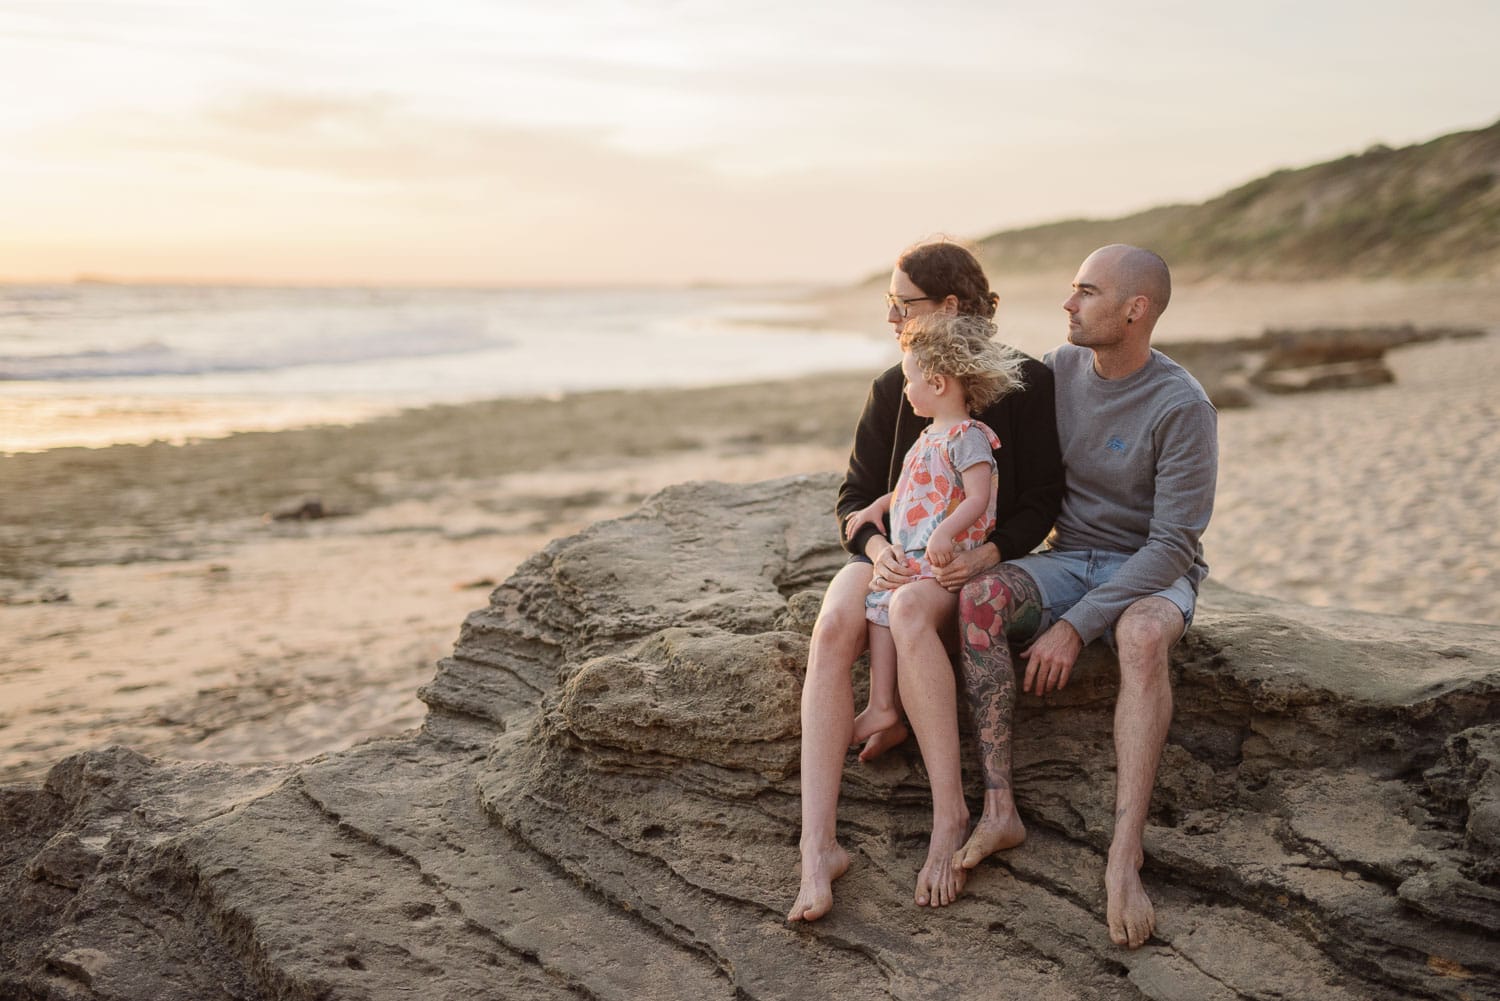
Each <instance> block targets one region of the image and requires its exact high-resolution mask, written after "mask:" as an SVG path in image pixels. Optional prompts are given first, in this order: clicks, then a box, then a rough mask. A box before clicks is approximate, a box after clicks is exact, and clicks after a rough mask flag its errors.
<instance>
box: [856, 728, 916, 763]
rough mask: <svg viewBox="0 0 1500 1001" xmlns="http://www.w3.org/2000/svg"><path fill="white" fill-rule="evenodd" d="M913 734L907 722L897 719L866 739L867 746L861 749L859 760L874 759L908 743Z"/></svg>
mask: <svg viewBox="0 0 1500 1001" xmlns="http://www.w3.org/2000/svg"><path fill="white" fill-rule="evenodd" d="M910 736H911V731H910V730H909V729H907V727H906V724H905V723H902V722H901V721H900V720H897V721H896V722H895V723H893V724H892V725H890V726H888V727H886V728H885V729H884V730H877V731H875V733H873V734H872V735H871V736H870V739H869V740H867V741H865V746H864V747H863V748H861V749H860V752H859V760H861V761H874V760H875V759H876V758H878V757H880V756H881V755H882V754H884V753H885V752H886V751H889V750H890V749H891V748H893V747H900V746H901V745H902V744H904V743H906V738H907V737H910Z"/></svg>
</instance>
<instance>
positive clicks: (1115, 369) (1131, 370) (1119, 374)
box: [1093, 341, 1151, 380]
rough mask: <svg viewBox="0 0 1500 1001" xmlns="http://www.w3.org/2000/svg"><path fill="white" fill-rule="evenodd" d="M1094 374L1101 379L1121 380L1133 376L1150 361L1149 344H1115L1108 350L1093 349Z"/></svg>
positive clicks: (1147, 342) (1143, 342) (1146, 342)
mask: <svg viewBox="0 0 1500 1001" xmlns="http://www.w3.org/2000/svg"><path fill="white" fill-rule="evenodd" d="M1093 351H1094V372H1095V373H1096V374H1097V375H1098V376H1099V378H1101V379H1110V380H1113V379H1123V378H1125V377H1126V376H1128V375H1135V373H1137V372H1139V371H1140V370H1141V369H1143V368H1145V367H1146V363H1147V362H1148V361H1150V360H1151V342H1150V341H1142V342H1140V343H1138V344H1117V345H1114V346H1112V347H1108V348H1103V349H1100V348H1094V349H1093Z"/></svg>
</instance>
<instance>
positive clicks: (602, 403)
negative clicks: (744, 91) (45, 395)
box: [0, 333, 1500, 783]
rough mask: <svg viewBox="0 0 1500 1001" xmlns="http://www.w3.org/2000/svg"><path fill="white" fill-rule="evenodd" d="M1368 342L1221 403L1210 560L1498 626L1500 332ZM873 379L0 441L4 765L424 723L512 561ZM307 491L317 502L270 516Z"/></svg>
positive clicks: (1242, 585) (299, 751) (848, 412)
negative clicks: (42, 448) (1373, 360)
mask: <svg viewBox="0 0 1500 1001" xmlns="http://www.w3.org/2000/svg"><path fill="white" fill-rule="evenodd" d="M1387 360H1388V361H1389V363H1390V365H1391V367H1392V369H1393V370H1394V371H1395V373H1396V379H1397V381H1396V382H1395V383H1394V384H1392V385H1388V386H1379V387H1372V388H1367V389H1358V390H1342V391H1328V392H1319V393H1309V394H1303V395H1298V396H1287V397H1266V398H1263V399H1261V400H1258V401H1257V402H1256V403H1255V405H1254V406H1252V407H1250V408H1248V409H1245V410H1234V411H1224V412H1222V413H1221V414H1220V421H1219V428H1220V445H1221V463H1220V478H1219V499H1218V503H1217V506H1216V512H1215V516H1214V520H1213V523H1212V524H1211V526H1210V528H1209V531H1208V534H1207V535H1206V536H1205V540H1204V541H1205V548H1206V550H1207V556H1208V561H1209V564H1210V566H1211V567H1212V570H1213V573H1212V576H1213V577H1214V579H1216V580H1217V581H1219V582H1221V583H1224V584H1226V585H1228V586H1229V587H1232V588H1236V589H1238V590H1244V591H1249V592H1252V593H1263V594H1269V595H1272V596H1275V597H1278V598H1284V599H1290V600H1293V601H1299V602H1303V603H1306V604H1312V605H1324V606H1339V607H1346V608H1352V609H1359V610H1364V611H1370V612H1376V613H1380V614H1390V615H1408V616H1415V617H1420V618H1426V619H1430V620H1437V621H1471V622H1479V623H1486V622H1487V623H1491V624H1494V623H1497V622H1500V543H1495V542H1489V541H1487V540H1491V539H1494V538H1495V533H1494V525H1493V519H1494V512H1495V511H1496V510H1500V485H1497V484H1495V483H1494V482H1493V477H1491V476H1490V475H1489V471H1490V470H1492V469H1493V468H1496V466H1497V465H1500V404H1497V403H1495V402H1493V401H1492V387H1493V385H1494V384H1495V383H1496V381H1497V380H1500V337H1497V336H1496V335H1495V334H1493V333H1492V334H1490V335H1489V336H1486V337H1483V338H1479V339H1475V340H1470V341H1447V342H1438V343H1432V344H1422V345H1413V346H1409V347H1404V348H1401V349H1399V350H1395V351H1392V352H1390V354H1389V355H1388V356H1387ZM873 374H874V373H871V372H866V373H845V374H840V375H833V376H814V377H808V378H802V379H793V380H787V381H782V382H761V383H751V384H743V385H738V386H729V387H712V388H704V389H663V390H652V391H644V392H642V391H619V390H616V391H601V392H593V393H585V394H579V395H577V396H572V397H567V398H565V399H563V400H560V401H559V400H496V401H488V402H483V403H472V404H456V405H446V406H439V407H432V408H425V409H421V410H412V411H406V412H403V413H401V414H398V415H395V416H392V417H387V418H379V419H376V420H373V421H369V422H366V423H363V424H357V425H350V426H324V427H314V428H303V429H297V430H288V431H279V432H246V433H241V434H236V435H233V436H230V437H227V438H218V439H210V440H206V441H201V442H195V443H190V444H186V445H178V446H174V445H165V444H158V445H149V446H131V445H120V446H114V447H111V448H105V449H83V448H73V449H55V450H51V451H48V452H40V453H21V454H17V455H12V456H8V457H4V458H0V479H3V481H4V484H5V490H4V494H3V502H0V503H3V508H4V518H3V519H0V632H3V633H4V635H6V636H7V637H13V638H14V639H13V640H12V642H11V643H9V644H7V647H6V649H5V653H4V659H3V661H0V707H3V708H0V782H5V783H11V782H17V781H27V782H30V781H36V780H38V779H39V778H40V777H41V776H42V775H43V774H44V773H45V771H46V769H47V768H48V767H50V765H51V764H53V763H55V761H56V760H58V759H59V758H61V757H63V756H65V755H67V754H69V753H72V752H74V751H77V750H82V749H84V748H87V747H93V746H98V745H100V744H106V743H126V744H129V745H131V746H133V747H135V748H137V749H138V750H141V751H143V752H145V753H148V754H153V755H158V756H163V757H171V758H211V759H218V760H225V761H231V762H240V763H248V762H263V761H296V760H302V759H305V758H307V757H309V756H311V755H315V754H319V753H324V752H328V751H334V750H339V749H342V748H345V747H348V746H350V745H352V744H354V743H357V742H358V741H360V740H363V739H366V738H368V737H373V736H380V735H386V734H394V733H399V732H402V731H404V730H406V729H409V728H410V727H412V726H416V725H418V724H419V723H420V722H421V719H422V718H423V715H424V714H425V706H423V705H422V704H421V703H420V702H418V701H417V699H416V698H415V691H416V689H417V687H418V686H419V685H421V684H422V683H424V682H426V681H427V680H429V679H430V678H431V676H432V673H433V666H434V663H435V661H436V660H437V659H439V658H440V657H442V656H444V655H445V654H446V653H447V651H448V649H449V647H450V646H451V644H452V643H453V642H454V640H455V638H456V636H457V633H458V627H459V625H460V623H461V622H462V621H463V618H464V617H465V616H466V615H467V614H468V613H469V612H471V611H473V610H475V609H478V608H480V607H482V606H484V605H485V603H486V598H487V594H488V591H489V589H491V588H492V587H494V586H495V585H496V584H498V583H499V582H501V581H503V580H504V579H505V578H506V577H507V576H508V575H509V573H510V572H511V571H512V570H513V569H514V568H515V567H516V566H517V565H519V563H520V562H521V561H522V560H524V559H525V558H527V557H528V556H530V555H531V554H532V553H534V552H536V551H538V550H539V549H541V548H542V547H543V546H544V545H545V544H546V543H547V542H548V541H549V540H551V539H553V538H556V537H559V536H562V535H567V534H571V533H573V532H576V531H579V530H581V529H582V528H584V527H586V526H587V525H589V524H591V523H593V522H595V521H598V520H600V519H603V518H610V517H616V516H619V515H621V514H624V513H627V512H628V511H630V510H633V509H634V508H635V507H636V506H638V504H639V503H640V501H641V500H642V499H644V498H645V497H646V496H649V495H650V494H651V493H653V492H655V491H656V490H659V489H661V488H662V487H665V486H667V485H670V484H672V483H677V482H681V481H684V480H692V479H715V480H723V481H728V482H748V481H754V480H763V479H771V478H775V477H779V476H783V475H786V474H788V473H794V472H817V471H822V470H834V471H838V470H842V468H843V467H844V464H845V462H846V460H847V456H848V448H849V441H850V436H851V433H852V430H853V428H854V424H855V421H856V420H857V417H858V414H859V409H860V407H861V405H862V403H863V400H864V397H865V394H866V392H867V390H868V385H869V380H870V378H871V376H872V375H873ZM311 498H317V499H318V500H319V502H320V503H321V504H322V506H323V508H324V510H325V512H333V514H334V516H332V517H323V518H319V519H308V520H294V519H288V520H277V519H276V518H274V517H268V515H271V514H273V513H274V512H277V511H282V510H293V509H296V508H297V507H299V506H300V505H302V504H303V503H304V502H305V501H307V500H309V499H311ZM829 503H830V508H831V505H832V498H829ZM828 530H829V531H830V532H832V531H833V530H834V525H833V520H832V517H831V516H830V518H829V525H828Z"/></svg>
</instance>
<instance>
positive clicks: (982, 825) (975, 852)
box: [953, 810, 1026, 869]
mask: <svg viewBox="0 0 1500 1001" xmlns="http://www.w3.org/2000/svg"><path fill="white" fill-rule="evenodd" d="M1025 840H1026V825H1024V824H1022V823H1021V817H1020V815H1019V814H1017V813H1016V812H1015V811H1014V810H1012V811H1010V812H1009V813H1007V814H1005V815H1004V816H1001V817H991V816H990V815H989V814H988V813H986V814H984V815H983V816H981V817H980V818H979V823H978V824H976V825H974V833H973V834H971V835H969V840H968V841H966V842H964V846H963V848H962V850H960V851H958V852H957V853H955V854H954V856H953V866H954V868H957V869H972V868H974V867H975V866H977V865H978V864H979V863H980V862H983V861H984V860H985V859H986V858H988V857H989V856H991V855H993V854H995V853H996V852H1003V851H1005V850H1006V849H1007V848H1014V847H1016V845H1019V844H1020V843H1021V842H1023V841H1025Z"/></svg>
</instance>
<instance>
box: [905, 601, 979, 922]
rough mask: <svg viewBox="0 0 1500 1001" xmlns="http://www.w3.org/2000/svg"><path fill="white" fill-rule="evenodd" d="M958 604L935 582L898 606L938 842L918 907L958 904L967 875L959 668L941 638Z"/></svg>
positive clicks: (922, 878) (920, 881) (908, 694)
mask: <svg viewBox="0 0 1500 1001" xmlns="http://www.w3.org/2000/svg"><path fill="white" fill-rule="evenodd" d="M957 607H958V596H957V595H954V594H951V593H949V592H948V591H946V590H944V589H943V587H942V586H941V585H939V584H938V583H937V582H936V581H934V580H930V579H929V580H918V581H914V582H913V583H910V584H905V585H903V586H901V587H900V588H897V590H896V593H895V595H893V596H892V598H891V635H892V636H893V637H894V638H895V640H896V664H897V668H896V669H897V677H898V680H899V682H900V688H901V701H902V703H903V704H904V705H905V707H906V716H907V719H909V720H910V721H911V727H912V730H914V731H915V732H916V735H917V744H918V745H919V746H920V747H921V749H922V762H923V764H924V765H926V767H927V777H928V781H929V782H930V784H931V786H932V838H931V840H930V841H929V843H928V848H927V861H926V863H924V864H923V866H922V870H921V872H920V873H918V875H917V886H916V892H915V894H914V897H913V899H914V900H915V901H916V903H917V904H918V905H920V906H924V907H945V906H947V905H948V904H951V903H952V902H953V901H954V900H956V899H957V898H958V895H959V893H960V892H961V891H962V890H963V887H964V882H965V881H966V879H967V878H968V872H967V871H966V870H964V869H961V868H956V867H955V866H954V865H953V864H952V860H953V856H954V854H955V853H956V852H957V851H958V849H959V847H960V846H961V845H962V844H963V841H964V836H965V835H966V834H967V833H968V830H969V808H968V805H967V804H965V803H964V790H963V779H962V775H961V773H960V768H959V760H958V698H957V690H956V686H955V683H954V679H953V664H952V662H950V661H949V659H948V653H947V651H946V650H945V649H944V648H943V641H942V639H941V638H940V633H939V630H942V629H948V628H951V627H952V623H953V620H954V613H955V611H956V610H957Z"/></svg>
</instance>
